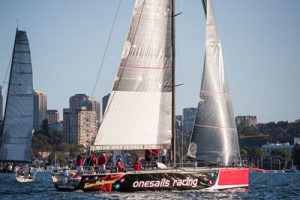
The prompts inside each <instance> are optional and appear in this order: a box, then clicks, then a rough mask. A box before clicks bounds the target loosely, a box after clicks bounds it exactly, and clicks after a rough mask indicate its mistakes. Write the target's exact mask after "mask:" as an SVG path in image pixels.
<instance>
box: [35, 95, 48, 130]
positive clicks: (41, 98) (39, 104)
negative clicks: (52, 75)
mask: <svg viewBox="0 0 300 200" xmlns="http://www.w3.org/2000/svg"><path fill="white" fill-rule="evenodd" d="M46 118H47V94H46V93H45V92H43V91H40V90H34V96H33V128H34V129H41V125H42V122H43V120H44V119H46Z"/></svg>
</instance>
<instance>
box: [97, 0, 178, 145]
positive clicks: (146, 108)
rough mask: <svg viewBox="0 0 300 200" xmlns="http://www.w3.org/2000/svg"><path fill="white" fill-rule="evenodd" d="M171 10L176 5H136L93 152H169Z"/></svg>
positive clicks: (163, 0)
mask: <svg viewBox="0 0 300 200" xmlns="http://www.w3.org/2000/svg"><path fill="white" fill-rule="evenodd" d="M172 9H173V8H172V1H171V0H159V1H157V0H136V2H135V5H134V10H133V13H132V19H131V25H130V29H129V33H128V36H127V40H126V41H125V45H124V48H123V53H122V57H121V62H120V66H119V70H118V73H117V77H116V80H115V83H114V87H113V90H112V92H111V94H110V98H109V102H108V106H107V109H106V112H105V116H104V120H103V122H102V124H101V126H100V129H99V132H98V134H97V137H96V140H95V143H94V145H95V146H94V147H93V148H94V149H102V150H105V149H106V150H113V149H120V150H122V149H153V148H160V149H163V148H169V147H170V144H171V138H172V78H173V77H172Z"/></svg>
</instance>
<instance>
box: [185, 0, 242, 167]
mask: <svg viewBox="0 0 300 200" xmlns="http://www.w3.org/2000/svg"><path fill="white" fill-rule="evenodd" d="M203 5H204V10H205V14H206V44H205V46H206V47H205V62H204V68H203V74H202V84H201V91H200V100H199V103H198V110H197V116H196V120H195V124H194V130H193V134H192V139H191V143H190V147H189V151H188V155H189V156H191V157H194V158H196V159H197V160H201V161H206V162H211V163H218V164H223V165H226V166H228V165H231V164H233V163H239V161H240V149H239V143H238V136H237V130H236V124H235V120H234V116H233V109H232V105H231V98H230V94H229V90H228V86H227V81H226V78H225V73H224V64H223V57H222V48H221V43H220V39H219V35H218V32H217V26H216V22H215V19H214V14H213V8H212V1H211V0H207V1H206V0H203Z"/></svg>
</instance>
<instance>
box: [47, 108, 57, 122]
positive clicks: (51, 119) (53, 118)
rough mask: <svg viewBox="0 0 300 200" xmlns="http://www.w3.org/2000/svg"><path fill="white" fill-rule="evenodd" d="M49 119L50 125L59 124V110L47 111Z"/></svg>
mask: <svg viewBox="0 0 300 200" xmlns="http://www.w3.org/2000/svg"><path fill="white" fill-rule="evenodd" d="M47 119H48V123H49V124H52V123H56V122H59V112H58V110H47Z"/></svg>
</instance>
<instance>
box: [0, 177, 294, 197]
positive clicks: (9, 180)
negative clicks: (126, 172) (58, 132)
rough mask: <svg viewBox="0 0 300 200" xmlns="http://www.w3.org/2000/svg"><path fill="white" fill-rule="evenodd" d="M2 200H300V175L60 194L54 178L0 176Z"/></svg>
mask: <svg viewBox="0 0 300 200" xmlns="http://www.w3.org/2000/svg"><path fill="white" fill-rule="evenodd" d="M0 199H14V200H17V199H20V200H21V199H22V200H23V199H33V200H50V199H72V200H76V199H85V200H91V199H97V200H99V199H109V200H111V199H158V200H160V199H161V200H163V199H165V200H166V199H178V200H179V199H180V200H181V199H255V200H256V199H268V200H269V199H300V173H283V172H276V173H275V172H267V173H258V172H251V177H250V186H249V189H248V190H247V191H245V190H240V189H239V190H231V191H222V192H208V191H151V192H150V191H149V192H139V193H115V192H114V193H106V194H104V193H100V192H91V193H85V192H82V191H76V192H58V191H56V190H55V188H54V186H53V184H52V181H51V174H50V173H49V172H39V173H37V175H36V179H35V181H34V182H32V183H25V184H24V183H18V182H17V181H16V180H15V179H14V174H0Z"/></svg>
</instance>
